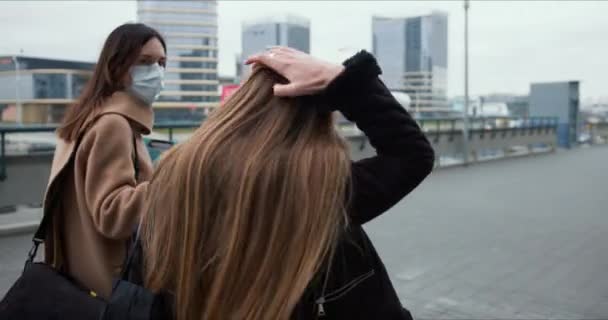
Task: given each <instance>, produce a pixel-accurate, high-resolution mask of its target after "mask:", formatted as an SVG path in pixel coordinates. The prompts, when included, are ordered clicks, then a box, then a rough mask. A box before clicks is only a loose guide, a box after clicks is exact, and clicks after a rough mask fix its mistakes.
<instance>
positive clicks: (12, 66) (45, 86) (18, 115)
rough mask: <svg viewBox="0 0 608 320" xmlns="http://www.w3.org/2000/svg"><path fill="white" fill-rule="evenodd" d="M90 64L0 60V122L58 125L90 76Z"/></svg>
mask: <svg viewBox="0 0 608 320" xmlns="http://www.w3.org/2000/svg"><path fill="white" fill-rule="evenodd" d="M93 66H94V64H93V63H88V62H78V61H69V60H55V59H44V58H32V57H24V56H0V122H12V123H14V122H17V123H59V122H61V120H62V119H63V115H64V114H65V111H66V108H67V107H68V106H69V105H70V104H72V103H73V102H74V100H75V99H77V98H78V96H79V95H80V93H81V92H82V90H83V89H84V86H85V85H86V83H87V81H88V80H89V79H90V77H91V74H92V73H93Z"/></svg>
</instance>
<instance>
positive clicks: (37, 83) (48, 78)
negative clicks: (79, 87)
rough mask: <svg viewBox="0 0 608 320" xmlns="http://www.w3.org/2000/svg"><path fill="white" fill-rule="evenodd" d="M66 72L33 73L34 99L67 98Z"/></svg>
mask: <svg viewBox="0 0 608 320" xmlns="http://www.w3.org/2000/svg"><path fill="white" fill-rule="evenodd" d="M66 78H67V75H66V74H34V98H35V99H67V98H68V96H67V93H68V92H67V79H66Z"/></svg>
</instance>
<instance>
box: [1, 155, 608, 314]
mask: <svg viewBox="0 0 608 320" xmlns="http://www.w3.org/2000/svg"><path fill="white" fill-rule="evenodd" d="M607 160H608V147H602V146H597V147H593V148H582V149H578V150H572V151H563V152H558V153H557V154H549V155H541V156H536V157H528V158H520V159H511V160H504V161H496V162H490V163H484V164H480V165H475V166H472V167H469V168H460V167H457V168H450V169H444V170H439V171H437V172H435V173H434V174H433V175H432V176H431V177H430V178H429V179H428V180H427V181H426V182H425V183H424V184H423V185H422V186H420V187H419V188H418V189H417V190H416V191H414V193H412V194H411V195H410V196H408V197H407V198H406V199H405V200H404V201H402V202H401V203H400V204H398V205H397V206H396V207H395V208H393V209H391V210H390V211H389V212H388V213H386V214H385V215H384V216H382V217H380V218H378V219H377V220H375V221H373V222H372V223H370V224H369V225H368V226H367V229H368V231H369V233H370V234H371V236H372V239H373V241H374V243H375V244H376V246H377V247H378V249H379V251H380V254H381V256H382V257H383V259H384V261H385V263H386V265H387V268H388V269H389V272H390V273H391V276H392V278H393V281H394V284H395V287H396V289H397V291H398V292H399V295H400V297H401V298H402V300H403V303H404V305H405V306H407V307H408V308H409V309H410V310H411V311H412V312H413V314H414V315H415V316H416V318H418V319H548V318H550V319H608V276H607V273H608V250H607V249H606V241H605V240H606V236H607V235H608V194H607V190H608V170H607V169H608V166H607V165H606V163H607ZM28 248H29V235H21V236H13V237H3V238H0V295H1V294H2V293H3V292H4V291H5V290H7V289H8V286H10V284H11V283H12V281H13V280H14V278H15V277H17V275H18V273H19V271H20V270H21V268H22V265H23V260H24V257H25V253H26V252H27V249H28Z"/></svg>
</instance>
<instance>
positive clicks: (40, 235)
mask: <svg viewBox="0 0 608 320" xmlns="http://www.w3.org/2000/svg"><path fill="white" fill-rule="evenodd" d="M125 119H126V118H125ZM127 121H129V119H127ZM83 136H84V133H82V134H81V135H80V136H79V137H78V139H77V140H76V144H75V145H74V150H73V151H72V154H71V155H70V159H69V160H68V164H71V162H73V161H74V157H75V155H76V150H77V149H78V147H79V146H80V142H81V140H82V137H83ZM132 141H133V151H132V160H133V169H134V170H135V183H137V180H138V179H139V161H138V156H137V137H136V135H135V131H133V132H132ZM52 218H53V217H52V216H51V215H47V214H44V215H42V219H41V220H40V224H38V228H37V229H36V233H34V237H33V238H32V242H33V245H32V248H31V249H30V250H29V252H28V253H27V260H26V262H25V265H26V268H27V266H28V265H30V264H31V263H32V262H34V258H35V257H36V254H37V253H38V247H39V246H40V244H42V243H44V239H46V234H47V230H48V226H49V225H50V223H51V220H52Z"/></svg>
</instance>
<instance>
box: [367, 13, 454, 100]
mask: <svg viewBox="0 0 608 320" xmlns="http://www.w3.org/2000/svg"><path fill="white" fill-rule="evenodd" d="M447 21H448V18H447V15H446V14H444V13H440V12H433V13H432V14H430V15H426V16H419V17H408V18H385V17H373V18H372V34H373V52H374V54H375V55H376V58H377V59H378V63H379V64H380V66H381V67H382V70H383V73H384V74H383V75H382V78H383V80H384V82H385V83H386V85H387V86H388V87H389V88H390V89H391V90H395V91H402V92H405V93H407V94H408V95H409V96H410V98H411V100H412V102H411V106H412V108H414V109H417V110H420V109H425V110H431V109H439V110H440V109H445V108H447V96H446V91H447V51H448V39H447V33H448V27H447Z"/></svg>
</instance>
